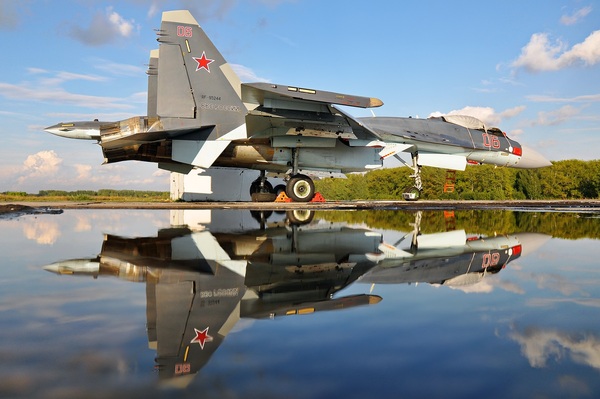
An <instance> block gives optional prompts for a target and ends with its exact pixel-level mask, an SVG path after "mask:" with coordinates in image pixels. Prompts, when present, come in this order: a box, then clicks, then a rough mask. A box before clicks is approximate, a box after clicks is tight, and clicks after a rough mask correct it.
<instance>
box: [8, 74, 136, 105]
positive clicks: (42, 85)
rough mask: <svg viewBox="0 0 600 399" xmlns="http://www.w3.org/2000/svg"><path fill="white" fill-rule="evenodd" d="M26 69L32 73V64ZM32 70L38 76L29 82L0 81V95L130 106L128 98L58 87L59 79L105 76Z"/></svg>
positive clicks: (36, 99)
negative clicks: (96, 94) (92, 94)
mask: <svg viewBox="0 0 600 399" xmlns="http://www.w3.org/2000/svg"><path fill="white" fill-rule="evenodd" d="M29 72H30V73H32V71H31V68H30V69H29ZM33 73H35V74H36V75H38V79H37V80H34V81H31V82H21V83H18V84H14V83H6V82H0V96H4V97H6V98H10V99H16V100H35V101H44V102H50V103H53V104H56V103H64V104H70V105H75V106H78V107H89V108H94V109H97V108H118V109H131V108H133V106H132V105H131V104H130V103H129V101H127V99H123V98H116V97H101V96H90V95H85V94H76V93H69V92H67V91H66V90H65V89H64V88H62V87H60V85H61V84H62V83H64V82H67V81H73V80H85V81H91V82H104V81H106V80H107V79H106V78H104V77H102V76H98V75H92V74H80V73H72V72H65V71H58V72H54V73H53V74H50V73H48V72H46V71H43V70H35V71H34V72H33Z"/></svg>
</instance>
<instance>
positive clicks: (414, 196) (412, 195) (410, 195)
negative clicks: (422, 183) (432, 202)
mask: <svg viewBox="0 0 600 399" xmlns="http://www.w3.org/2000/svg"><path fill="white" fill-rule="evenodd" d="M402 195H403V196H404V199H405V200H407V201H417V200H418V199H419V198H421V190H419V189H418V188H416V187H414V186H413V187H409V188H406V189H405V190H404V193H403V194H402Z"/></svg>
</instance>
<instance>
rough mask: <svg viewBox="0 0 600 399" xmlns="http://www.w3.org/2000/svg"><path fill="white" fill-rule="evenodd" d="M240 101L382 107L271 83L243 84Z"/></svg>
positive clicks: (352, 97)
mask: <svg viewBox="0 0 600 399" xmlns="http://www.w3.org/2000/svg"><path fill="white" fill-rule="evenodd" d="M242 100H243V101H244V102H248V103H255V104H261V105H266V104H268V103H269V102H270V101H273V100H275V101H281V100H284V101H287V102H289V103H290V104H293V103H294V102H296V103H297V104H298V108H301V105H302V104H303V103H305V102H311V103H321V104H326V105H327V104H336V105H347V106H350V107H359V108H373V107H380V106H382V105H383V101H381V100H380V99H378V98H373V97H361V96H355V95H349V94H342V93H334V92H330V91H324V90H314V89H306V88H302V87H297V86H287V85H277V84H272V83H243V84H242Z"/></svg>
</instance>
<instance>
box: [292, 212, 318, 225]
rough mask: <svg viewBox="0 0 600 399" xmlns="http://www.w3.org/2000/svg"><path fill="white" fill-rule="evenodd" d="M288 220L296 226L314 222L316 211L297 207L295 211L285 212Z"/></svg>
mask: <svg viewBox="0 0 600 399" xmlns="http://www.w3.org/2000/svg"><path fill="white" fill-rule="evenodd" d="M285 215H286V217H287V219H288V221H289V222H290V223H291V224H293V225H296V226H302V225H303V224H308V223H310V222H312V220H313V217H315V212H314V211H311V210H307V209H295V210H293V211H287V212H286V213H285Z"/></svg>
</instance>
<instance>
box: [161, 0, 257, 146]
mask: <svg viewBox="0 0 600 399" xmlns="http://www.w3.org/2000/svg"><path fill="white" fill-rule="evenodd" d="M158 36H159V38H158V41H159V42H160V57H159V58H158V99H157V113H158V115H159V116H160V117H161V119H162V118H187V119H194V120H195V121H196V123H195V124H194V125H195V126H197V127H208V126H216V127H217V129H216V132H215V135H216V137H214V138H218V137H221V136H224V135H225V134H227V133H228V132H230V131H232V130H234V129H235V128H237V127H239V126H241V125H242V124H244V122H245V115H246V108H245V107H244V104H243V103H242V100H241V96H240V90H241V89H240V87H241V86H240V81H239V79H238V77H237V76H236V75H235V73H234V72H233V70H232V69H231V67H230V66H229V65H228V64H227V62H226V61H225V59H224V58H223V56H222V55H221V53H220V52H219V50H217V48H216V47H215V46H214V44H213V43H212V42H211V40H210V39H209V38H208V36H207V35H206V33H204V31H203V30H202V28H200V26H198V22H196V20H195V19H194V17H193V16H192V15H191V14H190V12H189V11H186V10H181V11H168V12H164V13H163V16H162V24H161V29H160V31H159V33H158ZM185 125H186V126H189V124H188V123H185ZM211 138H213V137H211Z"/></svg>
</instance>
